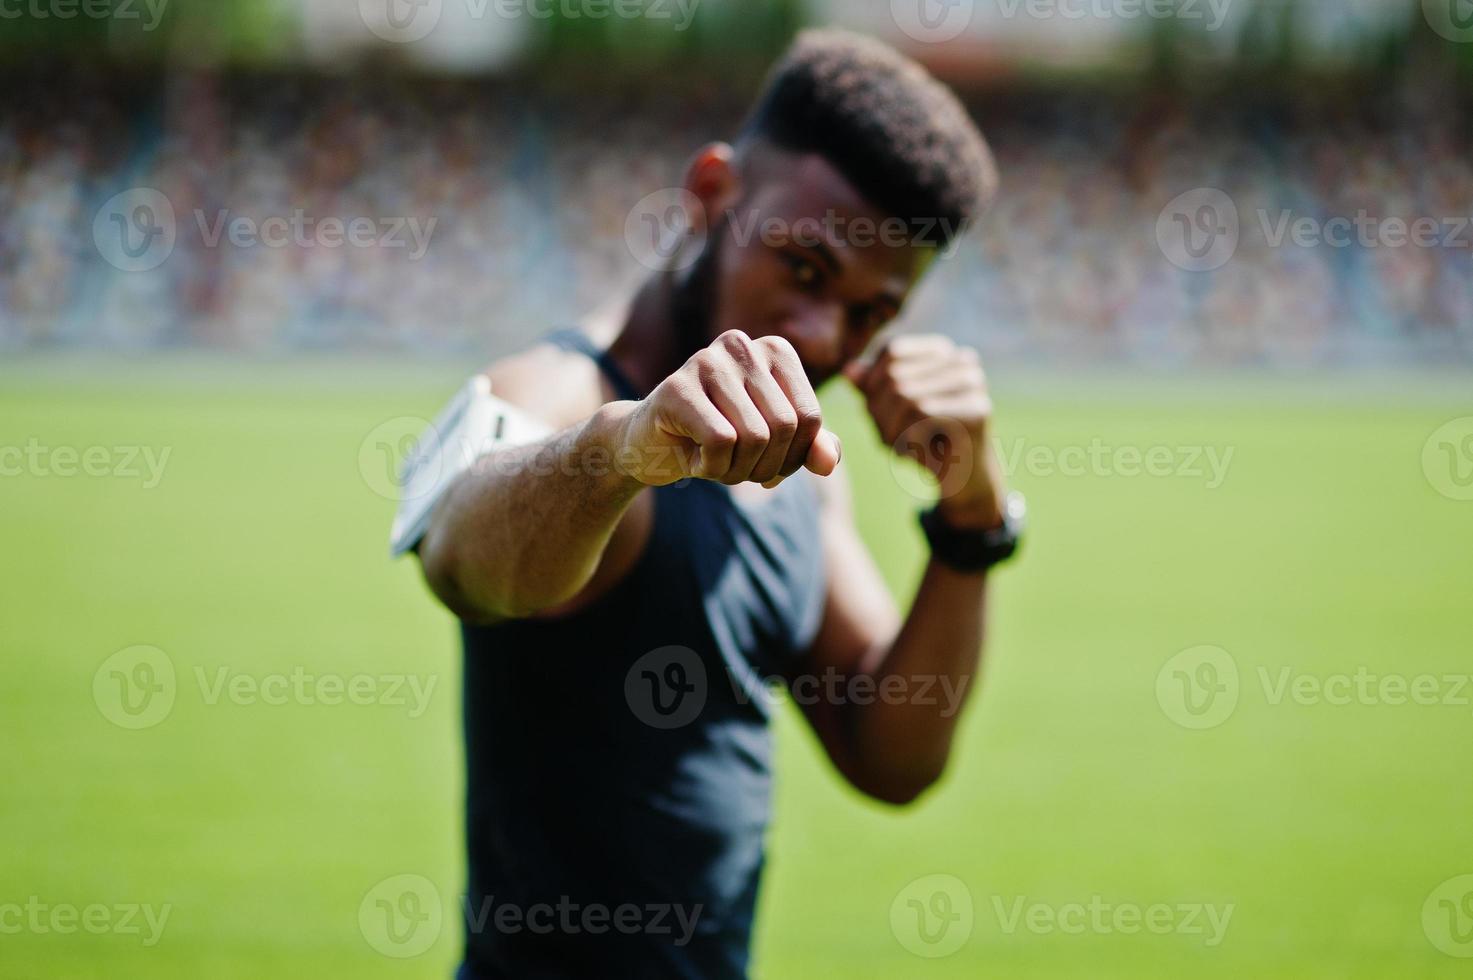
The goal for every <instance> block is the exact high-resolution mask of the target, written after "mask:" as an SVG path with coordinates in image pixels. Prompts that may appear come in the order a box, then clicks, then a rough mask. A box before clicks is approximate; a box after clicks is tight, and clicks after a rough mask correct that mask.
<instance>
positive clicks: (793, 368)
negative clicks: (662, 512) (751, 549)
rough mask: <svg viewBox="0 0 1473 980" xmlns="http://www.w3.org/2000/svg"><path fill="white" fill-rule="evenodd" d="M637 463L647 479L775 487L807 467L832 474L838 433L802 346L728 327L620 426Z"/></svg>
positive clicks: (622, 447)
mask: <svg viewBox="0 0 1473 980" xmlns="http://www.w3.org/2000/svg"><path fill="white" fill-rule="evenodd" d="M617 441H618V443H619V454H620V455H621V457H624V458H630V459H637V460H640V461H641V463H640V465H637V466H633V467H628V472H629V473H630V475H631V476H633V477H634V478H635V479H637V480H639V482H641V483H644V484H646V485H648V486H654V487H659V486H667V485H669V484H672V483H678V482H679V481H681V480H684V479H688V478H695V479H698V480H712V481H715V482H717V483H724V484H726V485H727V486H735V485H737V484H739V483H760V484H762V485H763V486H765V487H769V488H770V487H775V486H777V485H778V484H780V483H781V482H782V481H783V480H785V479H787V478H788V477H790V476H792V475H793V474H794V473H796V472H798V470H800V469H803V468H805V467H806V468H808V469H809V470H811V471H813V472H814V473H816V474H818V475H819V476H828V475H830V474H832V473H833V472H834V468H835V467H837V466H838V465H839V456H840V451H841V450H840V446H839V438H838V436H835V435H834V434H833V433H832V432H829V431H828V430H827V429H825V428H824V427H823V413H822V411H821V409H820V408H819V404H818V398H817V396H816V395H814V393H813V387H812V386H811V385H810V384H809V383H808V376H807V375H806V374H805V373H804V372H803V365H802V363H801V362H800V361H799V359H798V354H797V352H796V351H794V350H793V346H792V345H791V344H789V343H788V342H787V341H786V340H783V339H781V338H778V337H762V338H760V339H757V340H753V339H752V338H750V337H748V336H747V335H746V334H744V333H742V332H741V331H739V330H732V331H728V332H727V333H724V334H722V335H721V336H720V337H718V338H717V339H716V341H715V342H714V343H713V344H711V346H710V347H707V348H706V349H705V350H702V351H700V352H699V353H697V354H696V355H695V356H694V357H692V358H691V359H690V360H689V361H687V362H686V363H685V366H684V367H682V368H681V369H680V370H678V371H676V372H675V373H674V374H672V375H671V376H670V377H668V378H666V379H665V380H664V381H663V382H662V383H661V384H660V386H659V387H658V388H656V389H655V390H654V391H653V392H652V393H651V394H650V396H649V397H648V398H646V399H645V400H644V401H642V402H640V403H638V405H636V406H634V407H633V408H632V409H631V410H630V412H629V413H628V415H627V416H626V417H625V418H624V419H623V422H622V424H621V426H620V430H619V437H618V440H617Z"/></svg>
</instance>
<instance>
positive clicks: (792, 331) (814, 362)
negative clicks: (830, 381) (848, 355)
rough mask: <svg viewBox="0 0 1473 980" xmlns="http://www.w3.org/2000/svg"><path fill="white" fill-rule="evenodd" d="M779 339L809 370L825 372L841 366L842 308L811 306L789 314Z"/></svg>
mask: <svg viewBox="0 0 1473 980" xmlns="http://www.w3.org/2000/svg"><path fill="white" fill-rule="evenodd" d="M783 335H784V336H786V337H787V339H788V342H789V343H791V344H792V345H793V349H794V350H796V351H797V352H798V356H799V357H800V358H802V360H803V363H804V364H807V365H809V366H810V367H814V368H818V369H820V370H821V371H825V372H827V371H832V370H837V369H838V367H839V365H841V364H842V363H843V362H844V354H845V352H844V308H843V307H842V306H841V305H840V304H838V303H811V304H807V305H805V306H804V307H802V308H801V309H798V310H795V311H793V314H792V315H791V316H790V317H789V318H788V320H787V323H786V324H785V325H784V328H783Z"/></svg>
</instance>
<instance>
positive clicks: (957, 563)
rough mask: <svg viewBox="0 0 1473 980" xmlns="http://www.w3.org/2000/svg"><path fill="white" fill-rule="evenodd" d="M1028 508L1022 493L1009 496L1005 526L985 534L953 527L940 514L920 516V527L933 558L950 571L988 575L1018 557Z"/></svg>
mask: <svg viewBox="0 0 1473 980" xmlns="http://www.w3.org/2000/svg"><path fill="white" fill-rule="evenodd" d="M1027 519H1028V507H1027V504H1026V503H1025V502H1024V500H1023V495H1022V494H1021V493H1017V492H1014V493H1010V494H1008V497H1007V500H1006V501H1005V502H1004V504H1003V519H1002V526H1000V527H995V528H992V529H990V530H986V531H974V530H964V529H961V528H955V527H952V526H951V525H950V524H947V523H946V521H945V519H943V518H942V516H941V514H940V510H939V508H938V509H933V510H928V511H925V512H924V513H922V514H921V527H922V528H923V529H924V530H925V532H926V540H927V541H929V542H930V543H931V556H932V557H933V558H935V559H936V560H937V561H939V562H940V563H941V564H943V565H945V566H946V567H947V568H950V569H953V570H955V571H958V572H967V573H976V572H985V571H987V570H988V569H989V568H992V567H994V566H996V565H1001V564H1002V563H1003V562H1005V561H1007V560H1008V559H1009V558H1012V557H1013V556H1014V555H1016V554H1017V553H1018V546H1019V545H1020V544H1021V543H1022V540H1023V528H1024V525H1025V522H1026V521H1027Z"/></svg>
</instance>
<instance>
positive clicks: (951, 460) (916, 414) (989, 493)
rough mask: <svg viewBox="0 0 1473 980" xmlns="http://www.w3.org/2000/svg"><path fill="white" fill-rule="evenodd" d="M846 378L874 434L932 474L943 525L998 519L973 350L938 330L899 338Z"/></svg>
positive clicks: (995, 473) (995, 470)
mask: <svg viewBox="0 0 1473 980" xmlns="http://www.w3.org/2000/svg"><path fill="white" fill-rule="evenodd" d="M844 376H845V377H847V378H848V379H849V380H850V381H851V382H853V383H854V385H855V387H857V388H858V389H859V391H860V393H861V394H863V395H864V397H865V401H866V403H867V405H868V407H869V412H870V415H871V416H872V417H873V418H874V420H875V425H876V427H878V428H879V430H880V438H882V439H884V440H885V443H886V444H887V445H889V446H891V447H893V448H894V449H895V451H896V452H897V453H899V454H901V455H904V456H910V457H912V458H913V459H915V460H916V462H918V463H920V464H921V465H922V466H923V467H925V468H926V469H927V470H929V471H930V472H931V474H932V475H933V476H934V477H936V480H937V482H938V483H939V484H940V487H941V501H940V504H939V507H940V509H941V512H942V515H943V516H944V517H945V518H946V519H947V521H948V522H949V523H951V524H953V525H954V526H957V527H978V528H988V527H996V526H998V525H1000V524H1001V523H1002V518H1003V511H1002V506H1003V501H1004V498H1005V497H1006V492H1005V491H1004V489H1003V480H1002V473H1001V466H999V465H998V461H997V458H996V454H995V453H993V452H992V449H991V446H990V444H989V437H990V428H991V422H992V397H991V396H990V395H989V394H988V390H987V376H986V375H985V374H984V373H983V371H982V359H981V357H980V356H979V355H978V354H977V352H976V351H975V350H972V349H971V348H969V347H958V346H957V345H956V344H955V343H954V342H953V341H952V340H951V339H950V338H947V337H943V336H939V335H924V336H917V335H911V336H901V337H896V338H895V339H893V340H891V341H890V343H889V344H887V345H886V346H885V347H884V349H883V350H882V351H881V352H880V354H879V356H878V357H876V358H875V360H874V361H873V362H872V363H871V364H868V365H864V364H852V365H850V366H849V367H848V368H846V369H845V371H844Z"/></svg>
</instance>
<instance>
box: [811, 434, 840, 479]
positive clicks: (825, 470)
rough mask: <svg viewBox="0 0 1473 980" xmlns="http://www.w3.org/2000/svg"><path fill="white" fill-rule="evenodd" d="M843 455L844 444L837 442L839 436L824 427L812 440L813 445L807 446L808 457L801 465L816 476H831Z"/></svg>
mask: <svg viewBox="0 0 1473 980" xmlns="http://www.w3.org/2000/svg"><path fill="white" fill-rule="evenodd" d="M843 457H844V446H843V445H842V444H841V443H840V442H839V437H838V436H836V435H834V434H833V433H832V432H830V431H829V430H828V429H824V430H823V431H821V432H819V434H818V438H817V439H814V440H813V445H812V446H809V447H808V458H807V459H806V460H804V462H803V466H804V468H806V469H808V470H809V471H810V472H812V473H814V474H816V475H818V476H832V475H833V473H834V470H836V469H838V468H839V460H840V459H842V458H843Z"/></svg>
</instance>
